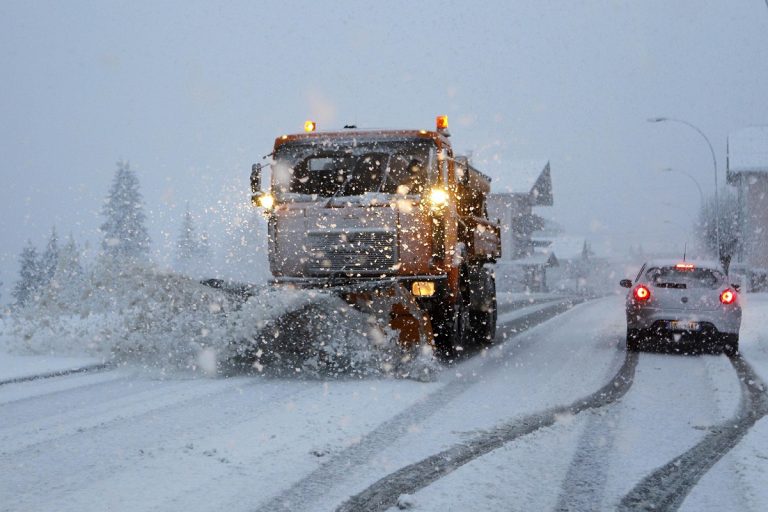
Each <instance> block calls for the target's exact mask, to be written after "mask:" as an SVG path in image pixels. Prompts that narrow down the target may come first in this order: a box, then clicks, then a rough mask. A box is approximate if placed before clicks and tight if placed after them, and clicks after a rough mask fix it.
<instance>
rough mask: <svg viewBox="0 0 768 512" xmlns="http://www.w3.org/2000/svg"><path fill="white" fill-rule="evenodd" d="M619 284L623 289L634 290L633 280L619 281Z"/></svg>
mask: <svg viewBox="0 0 768 512" xmlns="http://www.w3.org/2000/svg"><path fill="white" fill-rule="evenodd" d="M619 284H620V285H621V286H622V288H632V280H631V279H622V280H621V281H619Z"/></svg>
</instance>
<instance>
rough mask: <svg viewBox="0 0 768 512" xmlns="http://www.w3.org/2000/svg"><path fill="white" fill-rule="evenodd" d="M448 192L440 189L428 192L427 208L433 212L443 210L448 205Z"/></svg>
mask: <svg viewBox="0 0 768 512" xmlns="http://www.w3.org/2000/svg"><path fill="white" fill-rule="evenodd" d="M448 199H449V196H448V191H446V190H445V189H442V188H438V187H436V188H433V189H432V190H430V191H429V207H430V208H432V209H433V210H440V209H442V208H445V206H446V205H447V204H448Z"/></svg>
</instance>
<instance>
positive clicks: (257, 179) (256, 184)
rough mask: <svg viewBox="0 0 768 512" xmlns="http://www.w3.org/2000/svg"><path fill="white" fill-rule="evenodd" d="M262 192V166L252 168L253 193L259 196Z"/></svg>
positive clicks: (257, 165) (254, 165)
mask: <svg viewBox="0 0 768 512" xmlns="http://www.w3.org/2000/svg"><path fill="white" fill-rule="evenodd" d="M260 192H261V164H253V165H252V166H251V193H252V194H253V195H257V194H259V193H260Z"/></svg>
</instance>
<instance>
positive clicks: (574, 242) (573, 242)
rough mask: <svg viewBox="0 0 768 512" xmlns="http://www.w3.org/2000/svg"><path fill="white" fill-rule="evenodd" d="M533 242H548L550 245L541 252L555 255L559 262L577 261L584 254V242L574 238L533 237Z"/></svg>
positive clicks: (581, 239)
mask: <svg viewBox="0 0 768 512" xmlns="http://www.w3.org/2000/svg"><path fill="white" fill-rule="evenodd" d="M535 240H548V241H550V242H551V243H550V244H549V245H548V246H547V247H544V248H542V250H543V251H545V252H549V253H553V254H556V255H557V257H558V258H559V259H561V260H578V259H581V258H582V256H583V254H584V244H585V243H586V240H585V239H584V238H579V237H575V236H558V237H535Z"/></svg>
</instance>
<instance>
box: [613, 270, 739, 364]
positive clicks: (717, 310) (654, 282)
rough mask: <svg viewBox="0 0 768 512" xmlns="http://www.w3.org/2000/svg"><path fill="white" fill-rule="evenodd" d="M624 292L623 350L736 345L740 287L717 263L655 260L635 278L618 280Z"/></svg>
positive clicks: (732, 347) (733, 347)
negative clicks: (646, 346)
mask: <svg viewBox="0 0 768 512" xmlns="http://www.w3.org/2000/svg"><path fill="white" fill-rule="evenodd" d="M620 284H621V286H623V287H625V288H630V291H629V293H628V294H627V301H626V305H627V349H628V350H632V351H635V350H639V349H640V348H642V347H643V346H644V345H646V344H652V345H653V346H654V347H655V348H671V347H675V346H678V345H682V344H685V345H691V346H692V347H693V348H699V349H703V348H707V349H713V348H720V349H722V350H724V351H725V352H726V353H729V354H734V353H736V352H737V351H738V349H739V328H740V327H741V305H740V304H739V293H738V290H739V287H738V286H736V285H733V284H730V283H729V281H728V276H727V274H726V273H725V271H724V270H723V268H722V266H721V265H720V264H719V263H716V262H696V261H694V262H689V261H682V262H680V261H670V260H655V261H649V262H647V263H645V264H644V265H643V266H642V268H641V269H640V272H639V273H638V274H637V278H636V279H635V281H634V282H632V281H631V280H630V279H622V280H621V282H620Z"/></svg>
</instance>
